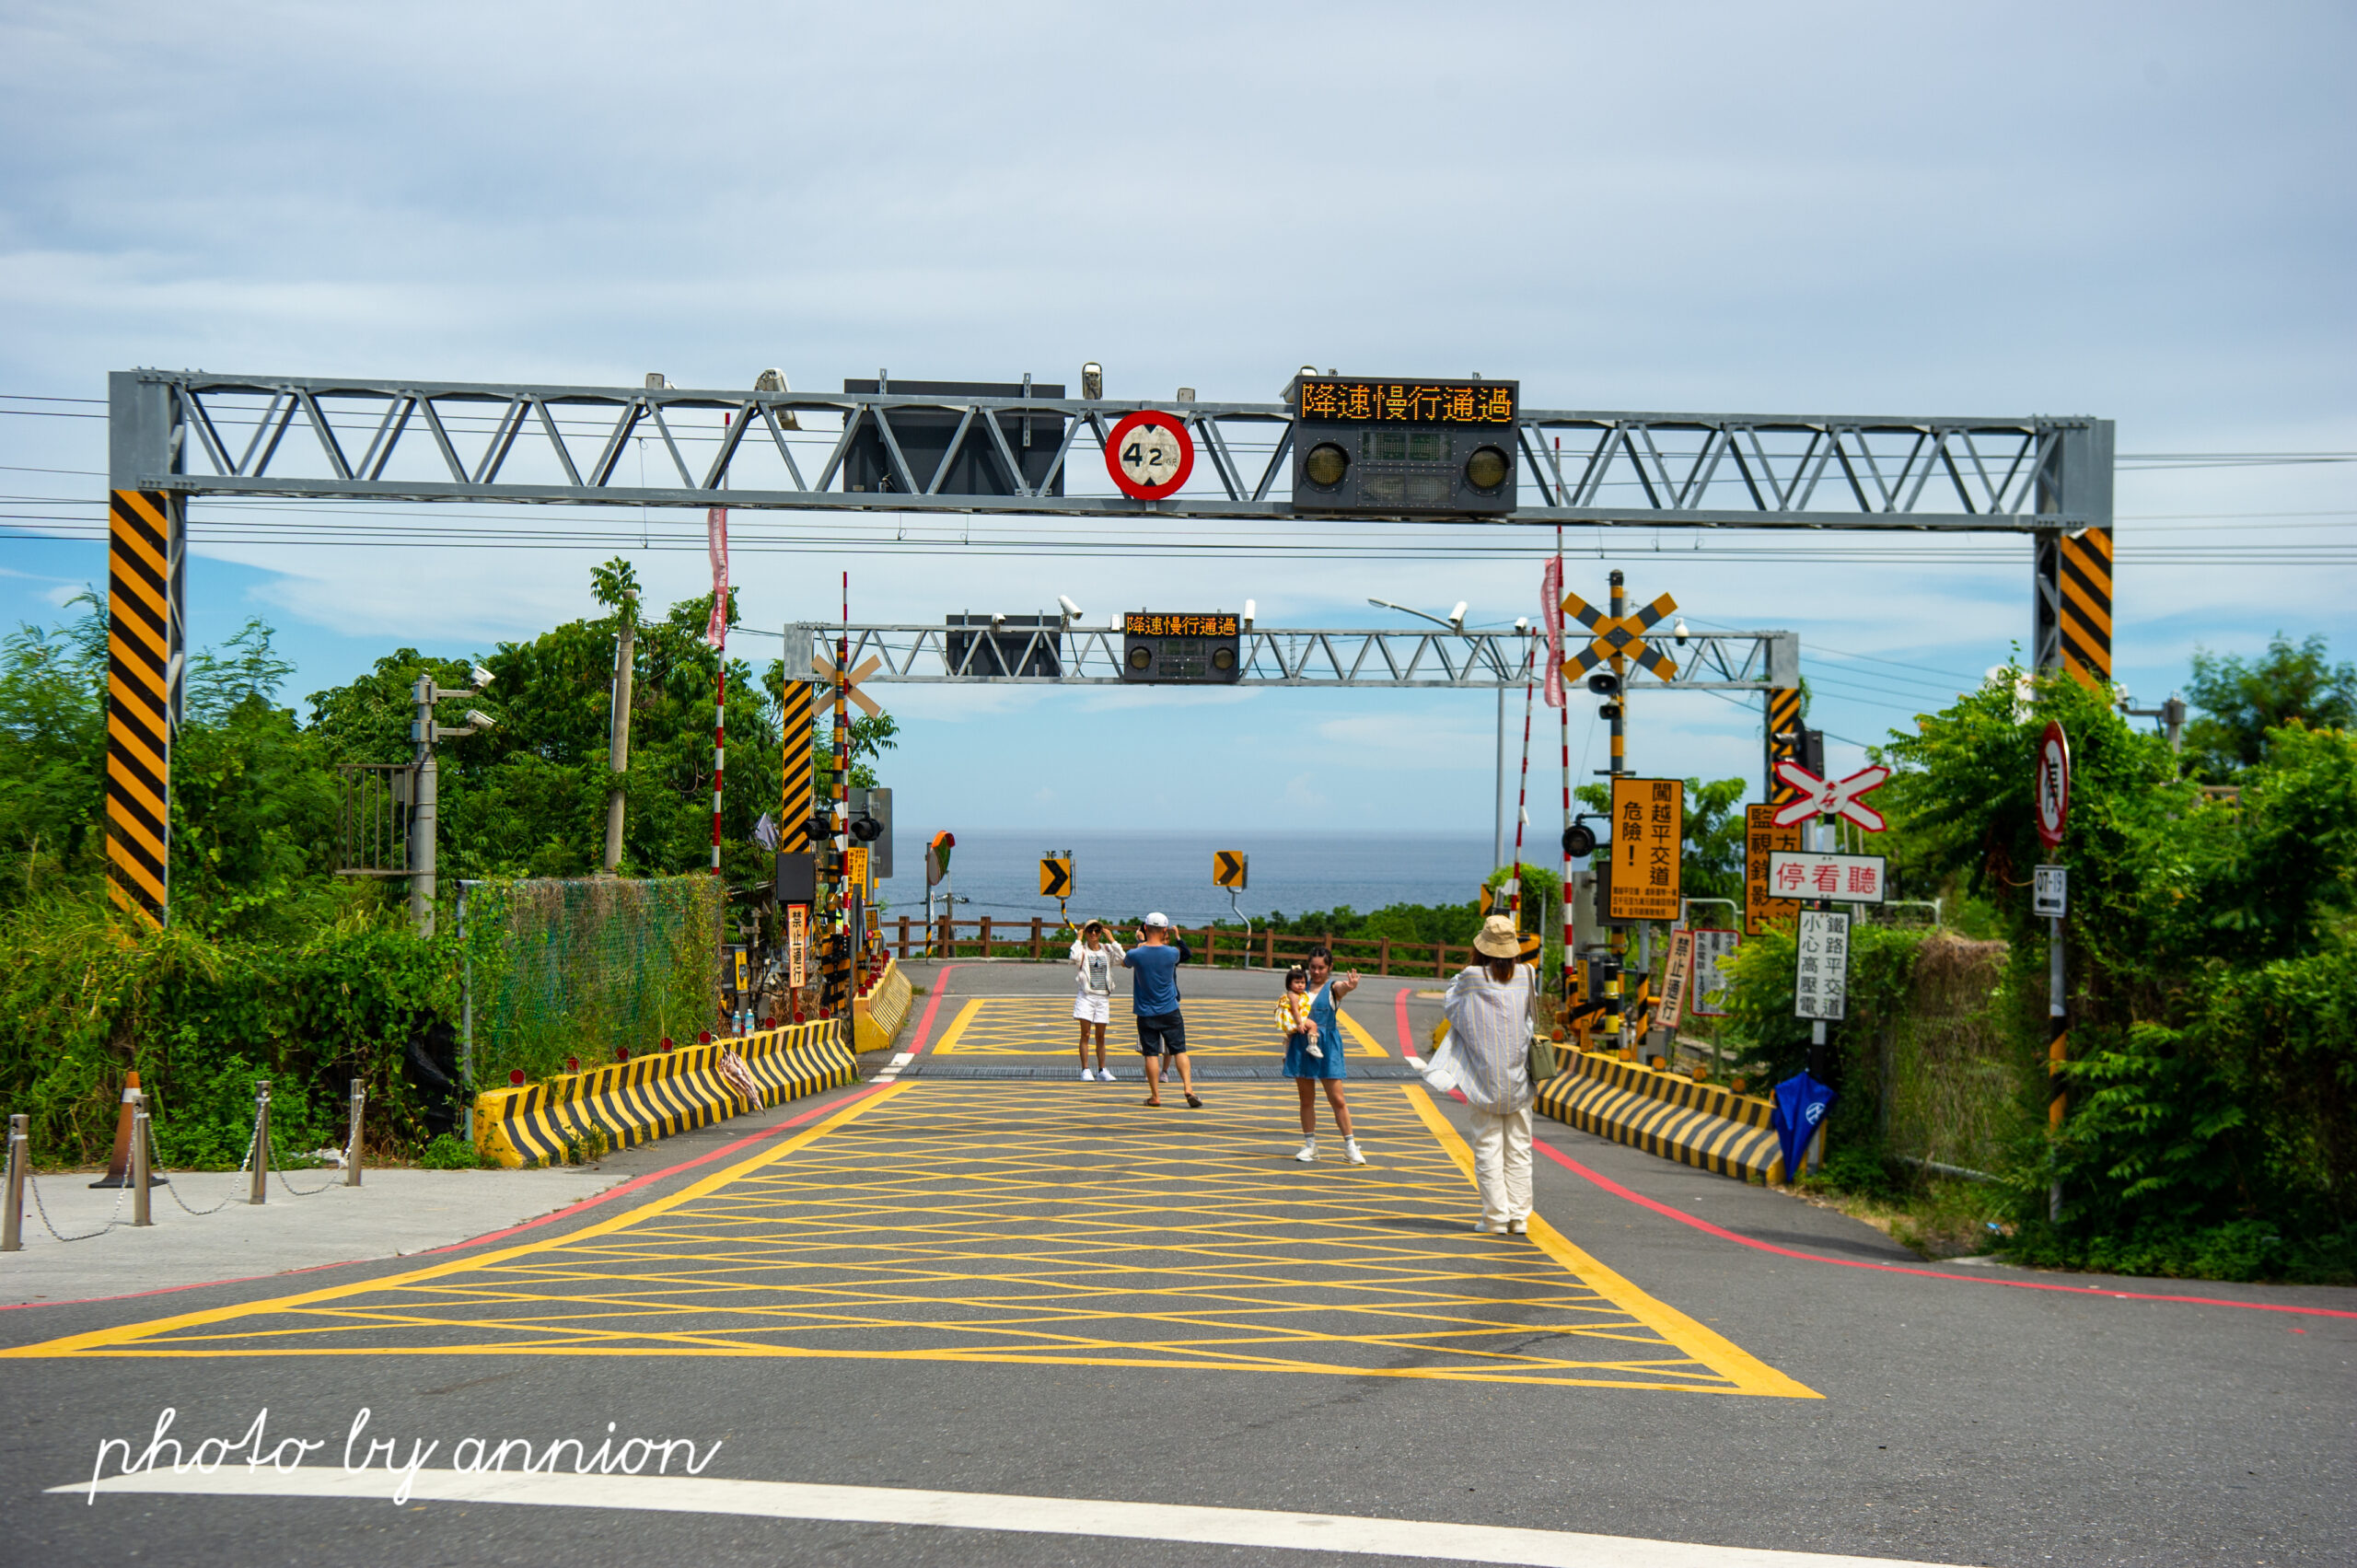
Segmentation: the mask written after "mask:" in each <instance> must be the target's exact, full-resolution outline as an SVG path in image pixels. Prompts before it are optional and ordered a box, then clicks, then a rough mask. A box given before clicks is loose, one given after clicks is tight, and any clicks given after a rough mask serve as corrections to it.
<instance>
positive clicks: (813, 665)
mask: <svg viewBox="0 0 2357 1568" xmlns="http://www.w3.org/2000/svg"><path fill="white" fill-rule="evenodd" d="M883 664H884V661H883V660H882V659H880V658H871V659H869V660H867V661H866V662H865V664H862V665H861V666H860V667H859V668H857V669H854V670H853V671H852V672H851V674H850V676H849V677H848V678H847V679H845V680H844V681H843V695H844V696H846V697H849V698H850V699H851V700H852V701H853V702H854V703H858V704H859V711H860V712H861V713H863V714H866V715H867V716H868V717H869V718H874V717H875V716H876V715H877V714H880V713H882V712H883V711H884V710H883V709H881V708H879V707H877V705H876V699H874V698H873V697H870V696H869V695H868V694H867V693H866V692H865V691H861V690H860V689H859V683H860V682H861V681H863V680H865V679H867V678H868V677H869V676H871V675H873V674H875V673H876V672H877V670H878V669H880V668H883ZM810 673H811V674H813V675H815V676H817V677H818V678H819V679H821V680H823V681H825V682H826V683H827V685H828V687H829V688H830V690H831V689H832V688H833V686H834V684H835V661H834V660H832V659H830V658H829V657H828V656H826V655H824V654H812V655H811V656H810Z"/></svg>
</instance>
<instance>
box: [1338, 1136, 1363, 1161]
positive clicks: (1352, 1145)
mask: <svg viewBox="0 0 2357 1568" xmlns="http://www.w3.org/2000/svg"><path fill="white" fill-rule="evenodd" d="M1342 1157H1343V1158H1344V1159H1346V1160H1348V1161H1350V1162H1351V1163H1352V1164H1353V1165H1364V1164H1366V1156H1364V1155H1363V1154H1361V1153H1359V1141H1358V1140H1357V1139H1356V1138H1345V1139H1343V1140H1342Z"/></svg>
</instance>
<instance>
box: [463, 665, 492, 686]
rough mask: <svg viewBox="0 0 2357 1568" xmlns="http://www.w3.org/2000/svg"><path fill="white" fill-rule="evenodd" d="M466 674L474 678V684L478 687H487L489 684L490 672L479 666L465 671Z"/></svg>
mask: <svg viewBox="0 0 2357 1568" xmlns="http://www.w3.org/2000/svg"><path fill="white" fill-rule="evenodd" d="M467 673H468V674H469V675H470V676H472V677H473V678H474V683H475V684H476V685H478V686H488V685H490V684H491V679H492V677H491V671H489V670H487V669H485V668H483V667H482V666H481V665H477V666H475V667H474V668H472V669H470V670H469V671H467Z"/></svg>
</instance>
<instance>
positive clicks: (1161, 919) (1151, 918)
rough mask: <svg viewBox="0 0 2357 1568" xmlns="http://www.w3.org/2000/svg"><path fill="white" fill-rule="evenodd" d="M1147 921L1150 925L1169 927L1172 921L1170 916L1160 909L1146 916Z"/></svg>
mask: <svg viewBox="0 0 2357 1568" xmlns="http://www.w3.org/2000/svg"><path fill="white" fill-rule="evenodd" d="M1145 923H1147V924H1148V925H1160V926H1166V927H1167V925H1169V923H1170V917H1169V916H1168V915H1167V914H1164V913H1163V912H1161V911H1160V910H1156V911H1155V912H1153V913H1152V914H1150V915H1148V916H1146V917H1145Z"/></svg>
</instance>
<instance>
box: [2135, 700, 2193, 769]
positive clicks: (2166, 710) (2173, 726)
mask: <svg viewBox="0 0 2357 1568" xmlns="http://www.w3.org/2000/svg"><path fill="white" fill-rule="evenodd" d="M2119 711H2120V712H2121V713H2123V714H2127V715H2128V716H2129V717H2130V718H2131V719H2158V720H2160V721H2161V727H2162V729H2163V731H2164V732H2165V734H2166V735H2167V736H2168V738H2169V751H2170V753H2171V754H2172V755H2175V754H2177V753H2179V752H2182V751H2183V750H2184V749H2185V699H2184V698H2182V697H2171V698H2170V699H2169V700H2168V701H2167V702H2165V703H2162V704H2161V705H2160V706H2159V707H2157V708H2131V707H2130V706H2129V705H2128V700H2127V699H2126V698H2124V697H2123V698H2121V699H2120V703H2119Z"/></svg>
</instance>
